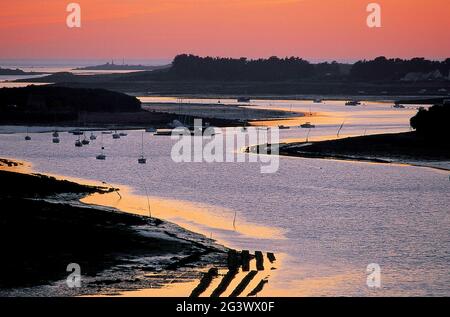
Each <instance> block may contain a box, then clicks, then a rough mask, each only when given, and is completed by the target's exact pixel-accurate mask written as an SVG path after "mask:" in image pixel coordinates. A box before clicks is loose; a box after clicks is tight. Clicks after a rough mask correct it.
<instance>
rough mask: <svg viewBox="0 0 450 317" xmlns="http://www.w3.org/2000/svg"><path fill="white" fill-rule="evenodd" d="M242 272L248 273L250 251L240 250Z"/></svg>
mask: <svg viewBox="0 0 450 317" xmlns="http://www.w3.org/2000/svg"><path fill="white" fill-rule="evenodd" d="M241 262H242V271H244V272H248V271H250V251H248V250H242V252H241Z"/></svg>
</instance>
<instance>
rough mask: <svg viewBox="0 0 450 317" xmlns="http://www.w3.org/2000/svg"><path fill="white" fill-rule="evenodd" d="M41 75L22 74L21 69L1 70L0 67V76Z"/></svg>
mask: <svg viewBox="0 0 450 317" xmlns="http://www.w3.org/2000/svg"><path fill="white" fill-rule="evenodd" d="M41 74H42V73H37V72H24V71H23V70H21V69H18V68H16V69H9V68H1V67H0V75H3V76H5V75H6V76H11V75H12V76H16V75H17V76H22V75H23V76H27V75H41Z"/></svg>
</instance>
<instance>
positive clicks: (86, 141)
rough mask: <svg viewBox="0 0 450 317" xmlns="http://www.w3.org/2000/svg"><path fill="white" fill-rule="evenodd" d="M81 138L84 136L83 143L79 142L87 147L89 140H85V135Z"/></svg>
mask: <svg viewBox="0 0 450 317" xmlns="http://www.w3.org/2000/svg"><path fill="white" fill-rule="evenodd" d="M83 136H84V139H83V141H81V143H82V144H83V145H88V144H89V140H88V139H86V135H85V134H84V133H83Z"/></svg>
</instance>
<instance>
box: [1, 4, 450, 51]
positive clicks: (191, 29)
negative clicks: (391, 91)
mask: <svg viewBox="0 0 450 317" xmlns="http://www.w3.org/2000/svg"><path fill="white" fill-rule="evenodd" d="M69 2H78V3H80V5H81V8H82V27H81V28H80V29H69V28H67V26H66V24H65V20H66V16H67V13H66V11H65V8H66V5H67V4H68V3H69ZM370 2H377V3H379V4H381V6H382V23H383V27H382V28H381V29H369V28H368V27H367V26H366V17H367V15H368V13H366V6H367V4H368V3H370ZM449 17H450V1H449V0H126V1H125V0H70V1H69V0H67V1H65V0H16V1H12V0H11V1H7V0H1V4H0V20H1V24H0V58H2V59H5V58H37V59H39V58H46V59H47V58H60V59H63V58H67V59H69V58H71V59H73V58H77V59H102V58H104V59H111V58H116V59H118V58H120V59H121V58H122V57H125V58H127V59H132V58H134V59H151V58H172V57H173V56H174V55H176V54H178V53H184V52H187V53H193V54H198V55H214V56H232V57H240V56H248V57H267V56H271V55H278V56H291V55H294V56H301V57H305V58H307V59H310V60H324V59H326V60H332V59H337V60H354V59H360V58H372V57H375V56H379V55H385V56H400V57H414V56H424V57H428V58H443V57H449V56H450V40H449V36H448V33H450V18H449Z"/></svg>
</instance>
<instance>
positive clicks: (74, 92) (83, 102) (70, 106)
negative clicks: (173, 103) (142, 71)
mask: <svg viewBox="0 0 450 317" xmlns="http://www.w3.org/2000/svg"><path fill="white" fill-rule="evenodd" d="M140 110H141V103H140V101H139V100H138V99H137V98H136V97H132V96H129V95H126V94H123V93H119V92H115V91H110V90H105V89H85V88H67V87H56V86H28V87H22V88H2V89H0V111H1V113H3V114H5V113H6V112H24V111H28V112H33V111H35V112H39V113H40V114H45V113H47V112H49V113H54V112H60V113H64V112H65V113H71V112H72V113H77V112H135V111H140Z"/></svg>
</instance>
